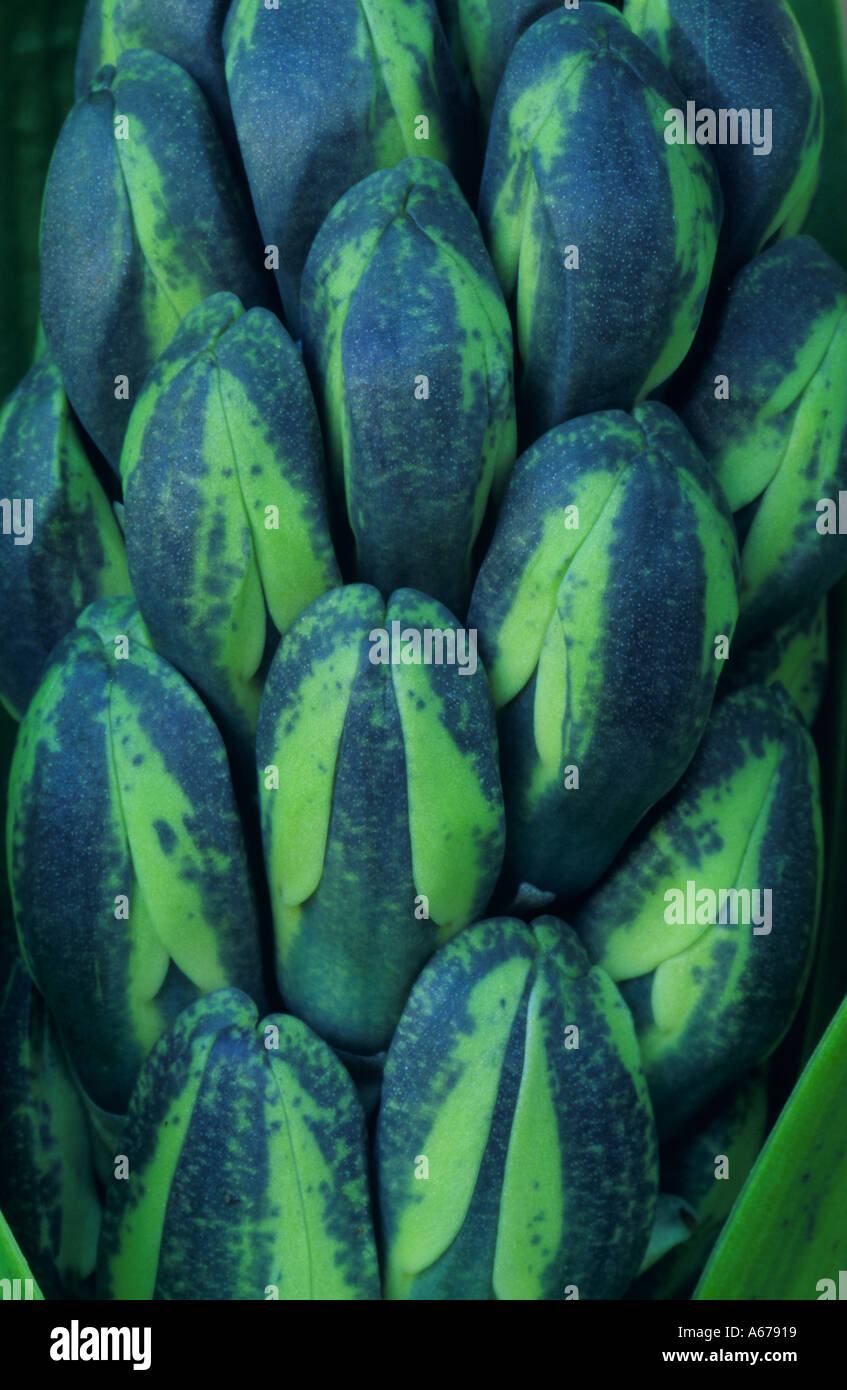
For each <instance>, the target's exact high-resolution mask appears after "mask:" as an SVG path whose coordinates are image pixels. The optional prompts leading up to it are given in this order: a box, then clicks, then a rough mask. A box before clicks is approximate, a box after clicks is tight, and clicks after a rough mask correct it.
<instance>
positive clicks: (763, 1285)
mask: <svg viewBox="0 0 847 1390" xmlns="http://www.w3.org/2000/svg"><path fill="white" fill-rule="evenodd" d="M845 1089H847V999H845V1000H844V1002H843V1003H842V1005H841V1008H840V1009H839V1011H838V1013H837V1015H836V1017H835V1018H834V1019H833V1021H832V1023H831V1024H830V1027H829V1028H828V1030H827V1032H826V1033H825V1035H824V1037H823V1039H822V1040H821V1042H820V1044H819V1046H818V1048H817V1050H816V1052H815V1054H814V1056H813V1057H812V1059H811V1061H810V1062H809V1064H808V1066H807V1067H806V1069H805V1071H804V1072H803V1075H802V1076H801V1077H800V1080H799V1081H798V1083H797V1085H796V1086H795V1088H794V1091H793V1092H792V1095H791V1096H790V1098H789V1100H788V1102H787V1104H786V1106H785V1108H784V1110H783V1112H782V1114H781V1115H780V1118H779V1119H778V1121H777V1123H776V1125H775V1127H774V1129H773V1131H772V1133H771V1135H770V1137H769V1138H768V1141H767V1143H766V1145H765V1147H764V1149H763V1150H762V1153H761V1155H760V1157H759V1160H758V1162H757V1163H756V1166H755V1168H754V1169H753V1171H752V1173H751V1174H750V1177H749V1178H748V1180H747V1182H746V1183H745V1185H744V1188H743V1189H742V1192H741V1195H740V1197H739V1198H738V1201H737V1202H736V1204H735V1206H734V1208H733V1210H732V1215H731V1216H730V1218H729V1221H728V1222H727V1225H726V1226H725V1228H724V1231H723V1233H722V1235H721V1238H720V1240H719V1241H718V1243H717V1245H716V1246H715V1250H714V1252H713V1254H712V1258H711V1259H710V1261H709V1263H708V1265H707V1266H706V1269H705V1271H704V1273H703V1277H702V1279H701V1280H700V1283H699V1284H698V1286H697V1289H696V1291H695V1294H694V1297H695V1298H696V1299H727V1298H733V1299H735V1298H741V1299H765V1298H767V1299H779V1300H785V1299H802V1300H815V1299H818V1298H820V1297H824V1296H826V1290H824V1289H822V1288H821V1287H819V1285H820V1281H821V1280H824V1279H828V1280H834V1281H835V1285H836V1287H837V1282H838V1272H839V1270H841V1269H845V1268H847V1204H845V1201H844V1181H845V1153H847V1107H845V1105H844V1093H845ZM832 1296H835V1295H834V1294H833V1295H832Z"/></svg>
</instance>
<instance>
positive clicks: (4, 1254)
mask: <svg viewBox="0 0 847 1390" xmlns="http://www.w3.org/2000/svg"><path fill="white" fill-rule="evenodd" d="M4 1279H20V1280H26V1279H30V1280H32V1294H31V1295H30V1296H31V1297H32V1298H36V1299H41V1300H43V1298H44V1295H43V1293H42V1292H41V1290H40V1288H39V1287H38V1285H37V1284H36V1282H35V1279H34V1278H33V1275H32V1270H31V1269H30V1267H29V1265H28V1264H27V1262H26V1260H25V1259H24V1256H23V1252H22V1250H21V1247H20V1246H19V1245H18V1242H17V1241H16V1240H15V1237H14V1236H13V1235H12V1228H11V1227H10V1225H9V1223H8V1221H7V1220H6V1218H5V1216H4V1215H3V1213H2V1211H0V1280H4ZM7 1296H8V1295H6V1293H5V1291H4V1292H3V1297H4V1298H6V1297H7Z"/></svg>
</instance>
